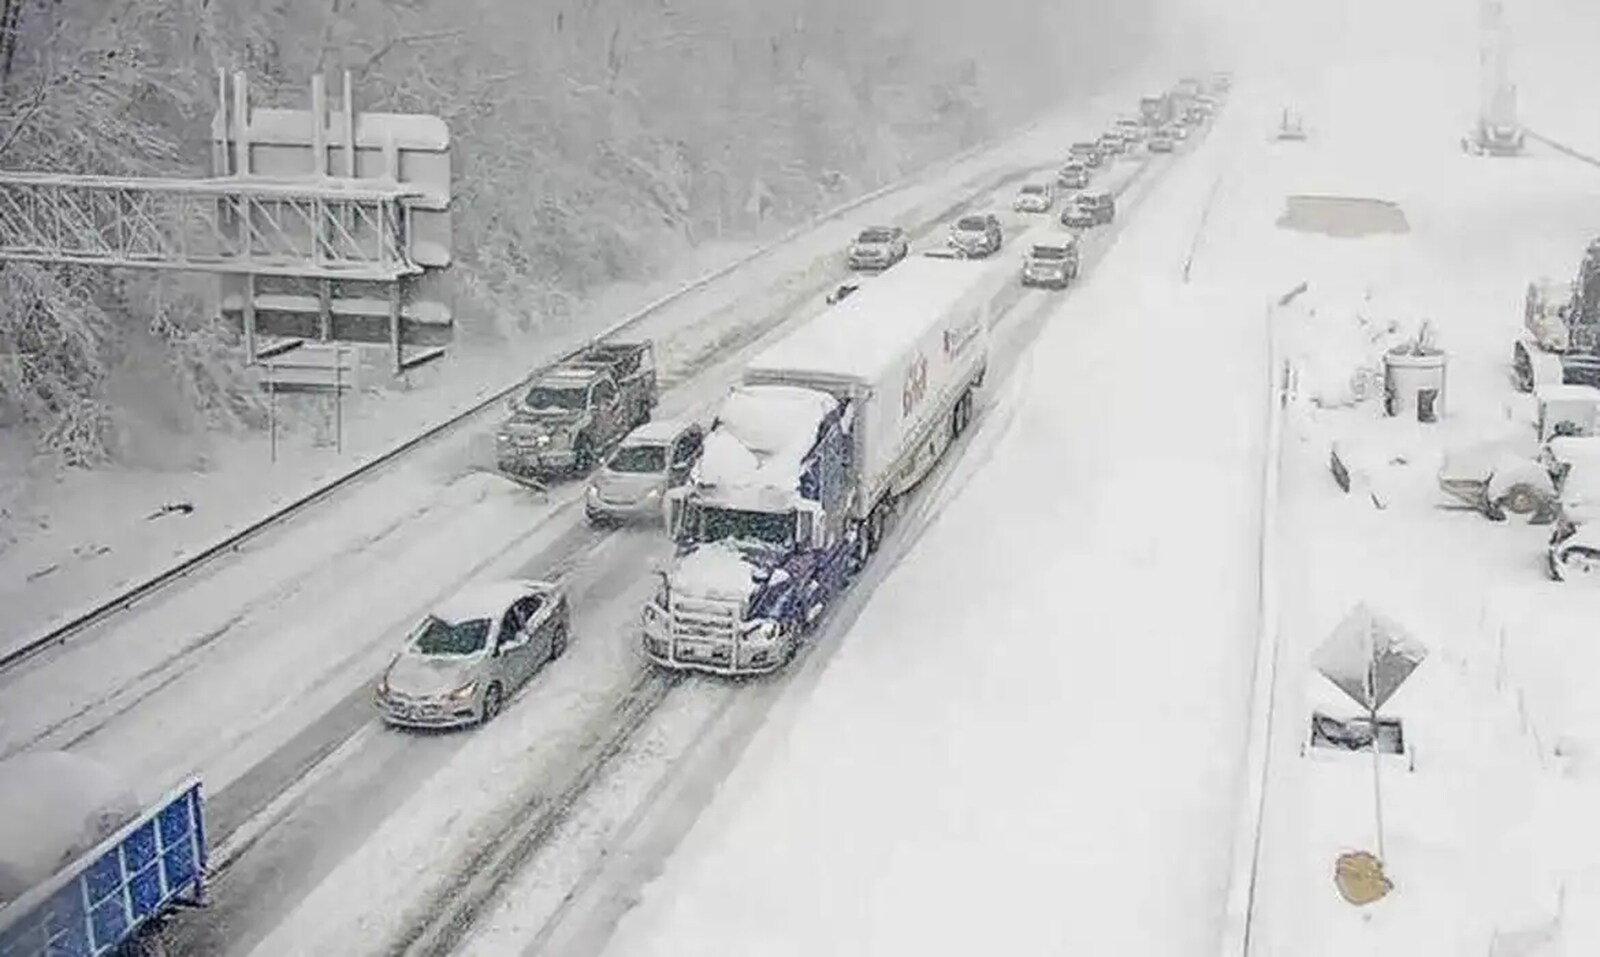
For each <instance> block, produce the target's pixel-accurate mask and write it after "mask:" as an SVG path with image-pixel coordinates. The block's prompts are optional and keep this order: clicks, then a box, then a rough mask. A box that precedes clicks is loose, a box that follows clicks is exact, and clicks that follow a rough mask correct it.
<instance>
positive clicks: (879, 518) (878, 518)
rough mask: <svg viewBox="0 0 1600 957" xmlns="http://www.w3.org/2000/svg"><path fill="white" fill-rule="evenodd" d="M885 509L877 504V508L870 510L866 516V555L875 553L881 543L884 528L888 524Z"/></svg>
mask: <svg viewBox="0 0 1600 957" xmlns="http://www.w3.org/2000/svg"><path fill="white" fill-rule="evenodd" d="M886 511H887V509H886V508H885V507H884V506H883V505H882V504H879V505H878V507H877V508H874V509H873V510H872V514H871V515H868V516H867V529H866V532H867V554H868V555H876V554H877V553H878V549H879V548H880V547H881V546H882V545H883V533H884V528H885V527H886V526H887V525H888V524H889V521H888V516H887V515H886V514H885V512H886Z"/></svg>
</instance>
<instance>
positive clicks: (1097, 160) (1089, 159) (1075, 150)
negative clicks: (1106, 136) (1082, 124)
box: [1071, 140, 1105, 167]
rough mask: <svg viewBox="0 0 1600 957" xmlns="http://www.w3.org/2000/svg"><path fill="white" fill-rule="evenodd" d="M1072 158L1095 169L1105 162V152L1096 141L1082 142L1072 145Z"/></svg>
mask: <svg viewBox="0 0 1600 957" xmlns="http://www.w3.org/2000/svg"><path fill="white" fill-rule="evenodd" d="M1071 154H1072V157H1073V158H1074V159H1076V160H1078V161H1079V162H1081V163H1083V164H1084V165H1085V166H1089V167H1095V166H1099V165H1101V164H1102V163H1104V162H1105V151H1104V150H1102V149H1101V148H1100V144H1099V143H1098V142H1096V141H1094V140H1081V141H1079V142H1077V143H1073V144H1072V149H1071Z"/></svg>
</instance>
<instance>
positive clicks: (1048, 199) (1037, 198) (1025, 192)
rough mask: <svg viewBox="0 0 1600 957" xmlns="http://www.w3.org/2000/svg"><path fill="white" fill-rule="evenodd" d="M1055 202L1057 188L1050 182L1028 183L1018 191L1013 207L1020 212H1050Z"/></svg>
mask: <svg viewBox="0 0 1600 957" xmlns="http://www.w3.org/2000/svg"><path fill="white" fill-rule="evenodd" d="M1055 203H1056V197H1055V190H1054V189H1052V188H1051V186H1050V184H1049V183H1028V184H1026V185H1024V186H1023V187H1022V188H1021V189H1020V190H1018V191H1017V198H1016V199H1014V200H1012V201H1011V208H1012V209H1014V210H1016V211H1017V212H1019V213H1048V212H1050V207H1052V206H1054V205H1055Z"/></svg>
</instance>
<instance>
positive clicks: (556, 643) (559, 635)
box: [549, 622, 567, 661]
mask: <svg viewBox="0 0 1600 957" xmlns="http://www.w3.org/2000/svg"><path fill="white" fill-rule="evenodd" d="M566 653H567V623H566V622H562V623H561V626H560V627H559V628H557V629H556V633H555V634H554V635H553V636H551V638H550V658H549V660H550V661H555V660H556V659H557V658H559V657H561V656H562V655H564V654H566Z"/></svg>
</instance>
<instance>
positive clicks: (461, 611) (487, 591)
mask: <svg viewBox="0 0 1600 957" xmlns="http://www.w3.org/2000/svg"><path fill="white" fill-rule="evenodd" d="M552 587H554V586H552V585H550V584H549V583H548V582H534V581H519V580H505V581H491V582H479V583H477V584H473V585H468V586H466V587H465V588H463V589H461V590H460V591H458V592H456V593H455V594H454V595H451V596H450V597H449V598H446V599H445V600H444V601H442V602H440V603H439V604H437V605H435V606H433V616H434V617H435V618H438V619H440V620H442V621H448V622H452V623H453V622H459V621H472V620H474V619H477V618H495V617H498V616H499V615H501V614H504V613H505V610H506V609H507V608H510V607H511V603H512V602H514V601H516V600H517V599H518V598H521V597H523V596H524V595H526V594H528V593H529V592H530V591H548V590H550V589H551V588H552Z"/></svg>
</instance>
